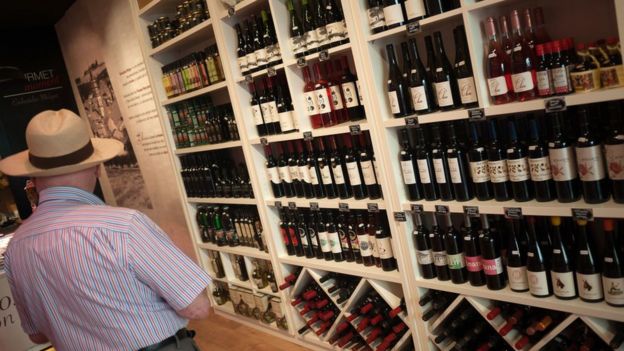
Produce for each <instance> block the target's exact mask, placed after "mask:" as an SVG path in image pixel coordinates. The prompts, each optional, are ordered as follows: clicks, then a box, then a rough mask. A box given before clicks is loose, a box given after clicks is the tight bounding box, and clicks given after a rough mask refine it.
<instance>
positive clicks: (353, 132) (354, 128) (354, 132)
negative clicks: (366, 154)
mask: <svg viewBox="0 0 624 351" xmlns="http://www.w3.org/2000/svg"><path fill="white" fill-rule="evenodd" d="M349 132H350V133H351V135H360V134H362V128H361V127H360V125H359V124H356V125H352V126H349Z"/></svg>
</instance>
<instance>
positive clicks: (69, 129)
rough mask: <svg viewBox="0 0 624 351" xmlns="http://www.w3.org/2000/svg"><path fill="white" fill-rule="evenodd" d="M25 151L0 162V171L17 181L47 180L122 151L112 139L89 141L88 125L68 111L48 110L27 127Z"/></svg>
mask: <svg viewBox="0 0 624 351" xmlns="http://www.w3.org/2000/svg"><path fill="white" fill-rule="evenodd" d="M26 144H27V145H28V150H25V151H22V152H20V153H17V154H14V155H11V156H9V157H7V158H5V159H3V160H0V171H1V172H3V173H5V174H7V175H10V176H17V177H49V176H55V175H61V174H67V173H72V172H77V171H81V170H83V169H87V168H90V167H93V166H96V165H98V164H100V163H102V162H105V161H108V160H110V159H112V158H113V157H115V156H117V155H119V154H120V153H121V152H122V151H123V148H124V146H123V143H121V142H120V141H118V140H115V139H103V138H91V137H90V135H89V125H88V123H87V122H86V121H85V120H83V119H82V118H80V116H78V115H77V114H75V113H73V112H71V111H69V110H65V109H62V110H58V111H52V110H47V111H43V112H41V113H39V114H37V115H36V116H35V117H33V118H32V119H31V120H30V122H29V123H28V126H27V127H26Z"/></svg>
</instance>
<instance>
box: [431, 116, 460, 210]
mask: <svg viewBox="0 0 624 351" xmlns="http://www.w3.org/2000/svg"><path fill="white" fill-rule="evenodd" d="M430 131H431V134H432V141H431V158H432V159H433V170H434V172H435V179H436V183H437V185H438V192H439V193H440V199H442V200H444V201H450V200H453V199H454V196H453V187H452V186H451V172H450V170H449V164H448V159H447V157H446V153H445V152H444V151H445V147H444V145H442V137H441V136H440V129H439V127H438V124H433V125H431V129H430Z"/></svg>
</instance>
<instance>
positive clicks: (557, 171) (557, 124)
mask: <svg viewBox="0 0 624 351" xmlns="http://www.w3.org/2000/svg"><path fill="white" fill-rule="evenodd" d="M561 118H562V115H561V113H560V112H555V113H554V114H553V116H552V117H551V122H552V139H551V140H550V141H549V142H548V157H549V159H550V170H551V172H552V176H553V180H554V181H555V189H556V190H557V200H559V202H574V201H576V200H578V199H579V198H580V197H581V192H580V191H579V188H580V184H579V180H578V177H577V171H576V158H575V155H574V148H573V147H572V145H571V143H570V142H569V141H568V140H567V138H566V136H565V135H564V134H563V132H562V128H561Z"/></svg>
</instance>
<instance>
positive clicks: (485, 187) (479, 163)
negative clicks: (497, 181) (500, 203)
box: [468, 122, 494, 201]
mask: <svg viewBox="0 0 624 351" xmlns="http://www.w3.org/2000/svg"><path fill="white" fill-rule="evenodd" d="M479 126H480V124H478V123H474V122H473V123H470V140H471V145H470V149H469V150H468V161H470V176H471V180H472V184H473V188H474V193H475V196H476V197H477V199H478V200H480V201H485V200H490V199H492V198H493V197H494V190H493V189H492V183H491V182H490V174H489V172H488V167H487V165H488V159H487V152H486V150H485V147H484V146H483V145H482V144H481V142H480V138H479V130H478V128H479Z"/></svg>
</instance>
